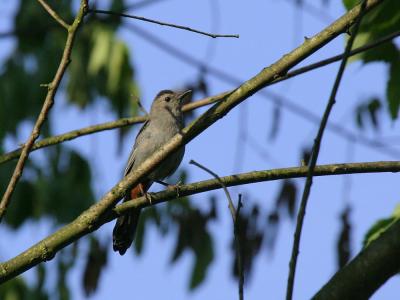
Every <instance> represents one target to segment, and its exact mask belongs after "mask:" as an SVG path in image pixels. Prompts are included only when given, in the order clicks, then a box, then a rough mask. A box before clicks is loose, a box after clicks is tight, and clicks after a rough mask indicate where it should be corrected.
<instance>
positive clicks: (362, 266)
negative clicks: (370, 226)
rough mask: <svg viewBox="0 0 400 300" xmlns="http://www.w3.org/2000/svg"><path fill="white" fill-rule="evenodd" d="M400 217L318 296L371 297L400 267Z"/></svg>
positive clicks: (335, 299) (358, 299)
mask: <svg viewBox="0 0 400 300" xmlns="http://www.w3.org/2000/svg"><path fill="white" fill-rule="evenodd" d="M399 232H400V220H397V221H396V222H395V223H393V224H392V225H391V226H390V227H389V228H388V229H386V230H385V231H384V232H383V233H382V234H381V235H380V236H379V237H378V238H377V239H376V240H374V241H372V242H371V243H370V244H369V245H368V246H367V247H366V248H364V249H363V250H362V251H361V252H360V253H359V254H358V255H357V256H356V257H355V258H354V259H353V260H352V261H351V262H350V263H348V264H347V265H346V266H345V267H343V268H342V269H340V270H339V271H338V272H337V273H336V274H335V275H334V276H333V277H332V278H331V279H330V280H329V281H328V283H326V284H325V285H324V286H323V287H322V288H321V289H320V290H319V292H318V293H317V294H316V295H314V297H313V298H312V299H314V300H325V299H326V300H328V299H329V300H339V299H352V300H364V299H369V298H370V297H371V296H372V294H373V293H374V292H375V291H376V290H378V288H379V287H380V286H382V285H383V284H384V283H385V282H386V281H387V280H388V279H389V278H391V277H392V276H394V275H396V274H397V273H398V272H399V271H400V259H399V253H400V234H399Z"/></svg>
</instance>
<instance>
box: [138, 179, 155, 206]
mask: <svg viewBox="0 0 400 300" xmlns="http://www.w3.org/2000/svg"><path fill="white" fill-rule="evenodd" d="M139 190H140V193H141V194H142V195H143V196H144V197H145V198H146V200H147V201H148V202H149V203H150V205H153V202H152V200H151V195H150V193H147V192H145V191H144V189H143V184H141V183H140V184H139Z"/></svg>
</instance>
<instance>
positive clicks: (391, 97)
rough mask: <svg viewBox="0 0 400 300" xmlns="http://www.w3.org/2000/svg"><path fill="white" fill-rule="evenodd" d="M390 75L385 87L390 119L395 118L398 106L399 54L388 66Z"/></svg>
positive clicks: (399, 86) (399, 99) (399, 94)
mask: <svg viewBox="0 0 400 300" xmlns="http://www.w3.org/2000/svg"><path fill="white" fill-rule="evenodd" d="M389 74H390V77H389V81H388V84H387V89H386V97H387V99H388V102H389V111H390V116H391V117H392V119H397V117H398V113H399V107H400V54H399V55H398V59H397V60H396V61H393V62H392V64H391V66H390V73H389Z"/></svg>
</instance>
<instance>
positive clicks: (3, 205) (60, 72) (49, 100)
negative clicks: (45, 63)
mask: <svg viewBox="0 0 400 300" xmlns="http://www.w3.org/2000/svg"><path fill="white" fill-rule="evenodd" d="M41 3H42V2H41ZM43 3H45V2H43ZM42 5H43V4H42ZM48 9H50V12H51V11H52V10H51V8H48ZM86 9H87V0H82V1H81V6H80V9H79V12H78V14H77V16H76V18H75V20H74V23H73V24H72V25H71V26H68V28H67V29H68V36H67V41H66V42H65V48H64V52H63V55H62V58H61V61H60V64H59V66H58V69H57V72H56V74H55V75H54V78H53V80H52V82H50V83H49V84H48V85H46V86H47V95H46V98H45V100H44V103H43V107H42V110H41V111H40V114H39V116H38V118H37V120H36V123H35V125H34V127H33V129H32V133H31V134H30V136H29V138H28V140H27V141H26V143H25V145H24V146H23V148H22V151H21V156H20V157H19V160H18V163H17V166H16V167H15V170H14V173H13V175H12V177H11V179H10V182H9V184H8V186H7V189H6V191H5V193H4V195H3V198H2V200H1V202H0V222H1V220H2V218H3V216H4V214H5V213H6V210H7V207H8V205H9V203H10V200H11V196H12V194H13V192H14V190H15V187H16V185H17V183H18V181H19V179H20V177H21V175H22V172H23V169H24V166H25V162H26V160H27V159H28V156H29V153H30V151H31V148H32V146H33V143H34V142H35V140H36V139H37V138H38V137H39V134H40V129H41V128H42V125H43V123H44V122H45V121H46V118H47V114H48V113H49V111H50V109H51V107H52V106H53V103H54V96H55V94H56V92H57V89H58V86H59V85H60V82H61V79H62V78H63V76H64V73H65V70H66V69H67V66H68V64H69V62H70V56H71V51H72V46H73V44H74V39H75V35H76V32H77V30H78V28H79V26H80V24H81V21H82V19H83V17H84V15H85V13H86ZM54 14H55V12H54ZM52 16H53V15H52ZM53 17H54V16H53Z"/></svg>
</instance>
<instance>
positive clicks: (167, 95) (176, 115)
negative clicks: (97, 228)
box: [113, 90, 191, 255]
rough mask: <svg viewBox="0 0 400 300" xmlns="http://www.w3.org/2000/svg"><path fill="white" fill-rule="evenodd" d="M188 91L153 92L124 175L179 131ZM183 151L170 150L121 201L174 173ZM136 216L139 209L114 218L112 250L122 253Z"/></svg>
mask: <svg viewBox="0 0 400 300" xmlns="http://www.w3.org/2000/svg"><path fill="white" fill-rule="evenodd" d="M189 94H191V91H190V90H188V91H185V92H174V91H170V90H163V91H161V92H159V93H158V94H157V96H156V98H155V99H154V101H153V104H152V106H151V110H150V114H149V119H148V120H147V121H146V122H145V123H144V125H143V126H142V128H141V129H140V131H139V133H138V135H137V136H136V140H135V144H134V146H133V149H132V151H131V154H130V155H129V159H128V164H127V166H126V168H125V172H124V176H126V175H128V174H129V173H131V172H135V171H136V169H137V167H138V166H140V165H141V164H142V163H143V162H144V161H145V160H146V159H147V158H148V157H150V156H151V155H152V154H153V153H154V152H156V151H157V150H158V149H160V147H161V146H163V145H164V144H165V143H166V142H168V141H169V140H170V139H171V138H172V137H173V136H174V135H176V134H177V133H178V132H180V130H181V129H182V128H183V114H182V102H183V99H184V98H185V97H186V96H188V95H189ZM184 153H185V148H184V147H182V148H179V149H178V150H177V151H175V152H174V153H172V154H171V155H170V156H169V157H168V158H167V159H166V160H164V162H162V163H161V164H160V165H159V166H157V167H156V169H155V170H153V171H152V172H151V173H150V174H148V175H147V176H146V178H144V179H143V180H142V181H141V182H140V183H139V184H138V185H136V186H135V187H134V188H132V189H131V191H130V192H127V194H126V196H125V198H124V202H125V201H128V200H130V199H135V198H138V197H140V196H143V195H144V194H145V193H146V192H147V190H148V189H149V188H150V186H151V185H152V184H153V182H155V181H161V180H163V179H164V178H165V177H168V176H169V175H171V174H172V173H174V172H175V170H176V169H177V168H178V166H179V164H180V163H181V161H182V158H183V155H184ZM139 215H140V209H135V210H133V211H132V212H129V213H128V214H126V215H123V216H120V217H119V218H118V219H117V222H116V224H115V227H114V230H113V249H114V251H118V252H119V254H121V255H124V253H125V252H126V250H127V249H128V248H129V247H130V246H131V244H132V241H133V239H134V237H135V231H136V226H137V224H138V221H139Z"/></svg>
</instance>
